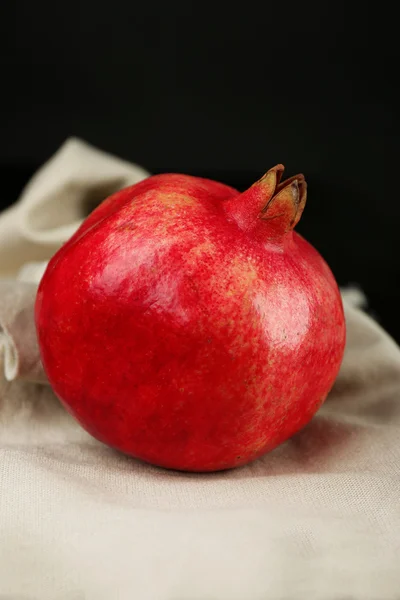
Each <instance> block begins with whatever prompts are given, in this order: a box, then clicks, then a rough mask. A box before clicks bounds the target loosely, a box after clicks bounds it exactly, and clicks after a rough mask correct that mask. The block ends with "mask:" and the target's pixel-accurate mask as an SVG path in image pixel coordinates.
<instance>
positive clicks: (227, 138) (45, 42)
mask: <svg viewBox="0 0 400 600" xmlns="http://www.w3.org/2000/svg"><path fill="white" fill-rule="evenodd" d="M320 4H323V6H318V5H315V6H311V5H310V4H307V5H305V4H304V3H297V4H296V5H293V6H290V5H289V4H288V3H285V4H283V3H281V4H280V5H279V6H278V5H277V4H274V5H269V4H268V3H266V4H265V3H264V4H262V5H258V6H257V7H255V6H253V5H252V4H251V3H245V4H242V5H241V6H239V8H238V12H237V13H235V12H234V10H235V9H234V8H233V4H232V3H230V4H229V5H226V8H225V10H222V9H220V11H218V10H217V8H218V5H217V4H216V3H215V6H214V7H213V9H212V10H211V9H210V8H208V9H207V8H206V7H205V5H201V6H200V5H199V6H200V8H201V10H199V8H198V7H197V9H196V6H190V5H188V4H187V3H182V5H181V6H179V5H177V4H175V5H171V4H170V3H161V2H159V3H148V4H147V5H146V7H145V6H144V5H143V6H142V5H140V4H137V3H133V2H131V3H129V2H127V1H122V0H114V1H113V2H105V1H103V0H97V1H96V0H86V1H85V2H82V3H80V2H77V1H76V0H70V1H69V2H68V3H55V2H53V1H50V0H42V1H41V2H32V1H31V0H29V1H28V0H25V1H19V2H18V1H15V2H13V3H11V2H10V3H8V2H6V1H5V2H4V3H2V5H1V9H0V10H1V11H2V15H1V22H2V24H3V32H2V36H1V42H0V43H1V46H2V53H1V60H2V63H3V64H2V80H3V91H2V93H1V99H0V108H1V110H0V132H1V137H0V169H1V178H2V181H3V193H2V197H1V201H2V203H3V206H5V205H7V204H9V203H11V202H12V201H14V200H15V199H16V197H17V195H18V193H19V191H20V189H21V187H22V186H23V185H24V183H25V182H26V180H27V179H28V178H29V176H30V175H31V174H32V173H33V171H34V170H35V169H36V168H37V167H38V166H39V165H40V164H41V163H42V162H43V161H44V160H46V159H47V158H48V157H49V156H50V155H51V154H52V153H53V152H54V151H55V150H56V149H57V148H58V147H59V145H60V144H61V143H62V142H63V141H64V140H65V138H66V137H68V136H70V135H77V136H80V137H83V138H84V139H86V140H87V141H89V142H91V143H92V144H95V145H97V146H99V147H101V148H103V149H105V150H107V151H110V152H113V153H116V154H118V155H120V156H122V157H124V158H127V159H131V160H134V161H136V162H138V163H140V164H142V165H143V166H145V167H146V168H148V169H150V170H151V171H154V172H159V171H169V170H174V171H182V172H187V173H194V174H200V175H205V176H209V177H213V178H219V179H221V180H223V181H226V182H227V183H230V184H231V185H235V186H237V187H239V188H244V187H245V186H246V185H248V184H250V183H251V182H252V180H253V179H254V178H257V177H259V176H260V175H261V174H262V173H263V172H264V171H265V170H267V169H268V168H269V167H270V166H272V165H273V164H275V163H277V162H283V163H284V164H285V165H286V167H287V174H288V175H290V174H293V173H294V172H296V171H302V172H304V173H305V175H306V177H307V179H308V182H309V200H308V206H307V209H306V212H305V213H304V216H303V219H302V222H301V224H300V226H299V230H300V232H301V233H303V234H304V235H305V236H306V237H308V239H309V240H310V241H311V242H312V243H313V244H314V245H315V246H316V247H317V248H318V249H319V250H320V251H321V252H322V253H323V255H324V256H325V258H326V259H327V260H328V262H329V263H330V265H331V267H332V269H333V271H334V272H335V275H336V277H337V279H338V281H339V283H340V284H342V285H343V284H346V283H352V282H357V283H358V284H359V285H360V286H361V287H362V288H363V289H364V290H365V292H366V293H367V295H368V297H369V300H370V305H371V307H372V310H373V311H374V312H375V313H376V315H377V317H378V318H379V319H380V320H381V321H382V323H383V325H384V326H385V327H387V328H388V329H389V330H390V331H391V332H392V334H394V335H395V336H397V337H398V338H399V339H400V322H399V320H398V316H397V312H398V306H399V301H400V286H399V279H400V278H399V275H400V266H399V243H398V234H397V223H398V221H399V218H400V207H399V203H400V200H399V198H398V192H397V189H396V188H397V185H396V183H395V182H396V175H397V168H396V167H397V165H396V163H395V158H397V156H396V154H397V153H398V151H397V142H398V123H397V102H396V100H397V99H396V100H395V92H394V82H395V81H396V76H395V74H396V72H397V71H398V66H397V65H398V51H397V42H396V39H397V35H395V32H391V21H392V20H394V16H393V15H392V16H391V15H390V14H388V12H387V10H386V9H385V7H384V5H383V4H380V5H379V6H377V5H374V7H373V8H371V9H367V8H366V6H365V5H363V6H362V10H361V7H360V9H359V7H357V6H355V5H354V4H352V5H350V3H347V4H343V5H341V4H340V3H338V2H327V3H320ZM260 7H261V8H260ZM260 10H261V12H260Z"/></svg>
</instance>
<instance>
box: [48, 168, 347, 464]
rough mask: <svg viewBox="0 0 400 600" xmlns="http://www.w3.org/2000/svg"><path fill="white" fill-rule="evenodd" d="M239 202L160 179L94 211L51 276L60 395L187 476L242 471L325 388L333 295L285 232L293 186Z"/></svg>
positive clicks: (330, 374) (51, 354) (82, 417)
mask: <svg viewBox="0 0 400 600" xmlns="http://www.w3.org/2000/svg"><path fill="white" fill-rule="evenodd" d="M282 173H283V166H282V165H278V166H276V167H274V168H273V169H271V170H270V171H268V172H267V173H266V175H264V176H263V177H262V178H261V179H260V180H259V181H257V182H256V183H255V184H254V185H253V186H252V187H250V188H249V189H248V190H247V191H245V192H244V193H239V192H237V191H236V190H234V189H232V188H230V187H228V186H226V185H223V184H221V183H217V182H215V181H210V180H206V179H201V178H197V177H191V176H187V175H177V174H166V175H156V176H154V177H150V178H148V179H146V180H145V181H142V182H140V183H138V184H136V185H134V186H132V187H130V188H127V189H124V190H122V191H120V192H118V193H116V194H114V195H113V196H111V197H110V198H108V199H107V200H105V201H104V202H103V203H102V204H101V205H100V206H99V207H98V208H97V209H96V210H95V211H94V212H93V213H92V214H91V215H90V216H89V217H88V218H87V219H86V221H85V222H84V223H83V225H82V226H81V227H80V229H79V230H78V231H77V233H76V234H75V235H74V236H73V237H72V238H71V239H70V241H69V242H67V243H66V244H65V245H64V246H63V247H62V248H61V249H60V250H59V252H58V253H57V254H56V255H55V256H54V257H53V259H52V260H51V261H50V264H49V266H48V268H47V270H46V272H45V275H44V277H43V279H42V282H41V284H40V287H39V291H38V295H37V302H36V325H37V331H38V338H39V344H40V350H41V356H42V360H43V365H44V368H45V370H46V373H47V375H48V378H49V380H50V383H51V384H52V386H53V388H54V390H55V392H56V394H57V395H58V397H59V398H60V400H61V401H62V402H63V403H64V405H65V406H66V408H67V409H68V410H69V411H70V412H71V413H72V415H73V416H74V417H75V418H76V419H77V420H78V421H79V423H81V425H82V426H83V427H84V428H85V429H86V430H87V431H88V432H89V433H91V434H92V435H93V436H94V437H96V438H98V439H99V440H101V441H103V442H105V443H106V444H108V445H110V446H112V447H114V448H117V449H119V450H121V451H123V452H125V453H128V454H130V455H133V456H135V457H138V458H140V459H142V460H145V461H148V462H150V463H153V464H156V465H160V466H164V467H168V468H174V469H179V470H187V471H215V470H220V469H226V468H230V467H236V466H238V465H244V464H245V463H248V462H249V461H251V460H253V459H255V458H257V457H259V456H261V455H262V454H264V453H265V452H267V451H269V450H271V449H272V448H274V447H276V446H277V445H278V444H280V443H281V442H283V441H284V440H286V439H287V438H289V437H290V436H291V435H293V434H294V433H295V432H296V431H298V430H299V429H300V428H301V427H303V426H304V425H305V424H306V423H307V422H308V421H309V420H310V419H311V417H312V416H313V414H314V413H315V412H316V410H317V409H318V407H319V406H320V405H321V403H322V402H323V401H324V399H325V398H326V396H327V394H328V392H329V390H330V389H331V387H332V385H333V383H334V380H335V378H336V375H337V373H338V370H339V366H340V363H341V360H342V355H343V350H344V343H345V324H344V317H343V309H342V303H341V298H340V295H339V291H338V287H337V284H336V282H335V280H334V277H333V275H332V273H331V271H330V270H329V268H328V266H327V265H326V263H325V262H324V260H323V259H322V258H321V256H320V255H319V254H318V252H317V251H316V250H315V249H314V248H313V247H312V246H311V245H310V244H309V243H308V242H306V241H305V240H304V239H303V238H302V237H301V236H300V235H298V234H296V233H294V231H293V228H294V227H295V225H296V223H297V222H298V220H299V219H300V216H301V213H302V211H303V208H304V205H305V202H306V183H305V181H304V177H303V176H302V175H296V176H295V177H291V178H290V179H288V180H286V181H284V182H283V183H281V182H280V179H281V175H282Z"/></svg>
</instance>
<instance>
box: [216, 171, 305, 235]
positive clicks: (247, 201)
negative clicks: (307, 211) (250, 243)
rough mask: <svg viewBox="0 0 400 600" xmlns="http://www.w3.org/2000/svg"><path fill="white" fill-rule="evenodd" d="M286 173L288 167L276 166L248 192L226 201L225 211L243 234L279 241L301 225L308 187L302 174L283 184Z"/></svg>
mask: <svg viewBox="0 0 400 600" xmlns="http://www.w3.org/2000/svg"><path fill="white" fill-rule="evenodd" d="M283 172H284V166H283V165H281V164H278V165H276V166H275V167H273V168H272V169H269V171H267V172H266V173H265V175H263V177H261V179H259V180H258V181H256V182H255V183H254V184H253V185H252V186H251V187H250V188H248V189H247V190H246V191H245V192H243V193H241V194H237V195H236V196H233V197H232V198H229V199H228V200H226V201H225V202H224V210H225V211H226V213H227V214H228V215H229V216H230V217H232V218H233V219H234V220H235V221H236V224H237V225H238V226H239V227H240V229H242V231H246V232H247V233H249V234H250V232H251V234H252V236H256V237H259V238H260V239H277V238H281V237H282V236H284V235H285V234H286V233H288V232H289V231H291V230H292V229H293V228H294V227H295V226H296V225H297V223H298V222H299V220H300V217H301V215H302V212H303V209H304V206H305V203H306V199H307V184H306V182H305V179H304V175H302V174H299V175H294V176H293V177H290V178H289V179H286V181H282V182H281V178H282V175H283ZM260 221H261V222H260Z"/></svg>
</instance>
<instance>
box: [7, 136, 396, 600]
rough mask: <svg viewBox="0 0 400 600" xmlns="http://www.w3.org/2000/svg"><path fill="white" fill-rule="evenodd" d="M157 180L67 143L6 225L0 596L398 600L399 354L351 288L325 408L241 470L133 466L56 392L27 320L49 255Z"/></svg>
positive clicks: (346, 296)
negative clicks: (128, 189) (117, 200)
mask: <svg viewBox="0 0 400 600" xmlns="http://www.w3.org/2000/svg"><path fill="white" fill-rule="evenodd" d="M277 158H279V157H277ZM146 175H147V173H146V172H145V171H144V170H143V169H141V168H140V167H138V166H136V165H131V164H128V163H126V162H123V161H120V160H119V159H117V158H115V157H111V156H109V155H107V154H104V153H102V152H99V151H98V150H96V149H94V148H91V147H90V146H88V145H87V144H84V143H83V142H81V141H79V140H76V139H71V140H68V141H67V142H66V144H65V145H64V146H63V147H62V148H61V149H60V150H59V152H58V153H57V154H56V155H55V156H54V157H53V158H52V159H51V160H50V161H49V162H48V163H47V164H46V165H45V166H44V167H43V168H42V170H41V171H40V172H39V173H38V174H37V175H36V176H35V177H34V178H33V180H32V181H31V182H30V184H29V185H28V187H27V188H26V190H25V191H24V193H23V194H22V197H21V198H20V200H19V202H18V203H17V204H16V205H14V206H13V208H11V209H9V210H8V211H6V212H4V213H3V214H2V215H1V216H0V275H1V276H2V281H1V282H0V323H1V328H0V356H1V359H0V362H1V363H2V365H0V598H4V599H6V598H7V599H9V598H13V599H15V600H16V599H23V598H25V599H26V600H28V599H33V598H34V599H40V600H47V599H49V600H50V599H51V600H56V599H71V600H78V599H90V600H91V599H93V600H111V599H113V600H114V599H116V600H117V599H118V600H132V599H135V600H136V599H137V600H211V599H215V600H264V599H267V598H271V599H274V600H278V599H285V600H286V599H289V600H291V599H293V600H299V599H302V598H304V599H307V600H312V599H314V598H315V599H324V600H325V599H332V600H333V599H334V600H339V599H344V598H356V599H360V600H368V599H376V600H386V599H393V600H398V599H399V598H400V504H399V503H400V477H399V476H400V349H399V348H398V346H397V345H396V344H395V343H394V342H393V340H392V339H391V338H390V337H389V336H388V335H387V334H386V333H385V332H384V331H383V330H382V329H381V328H380V327H379V326H378V325H377V324H376V323H375V322H374V321H373V320H371V319H370V318H369V317H368V316H367V315H366V314H364V313H363V312H362V310H360V309H359V308H357V304H358V298H359V294H358V293H357V292H349V291H347V292H343V296H344V301H345V310H346V319H347V327H348V342H347V347H346V354H345V358H344V362H343V366H342V369H341V372H340V375H339V378H338V380H337V383H336V385H335V387H334V389H333V391H332V393H331V394H330V396H329V398H328V400H327V401H326V403H325V405H324V406H323V408H322V409H321V410H320V411H319V413H318V414H317V416H316V417H315V418H314V419H313V420H312V422H311V423H310V424H309V425H308V426H307V427H306V428H305V429H304V430H303V431H302V432H300V433H299V434H297V435H296V436H295V437H294V438H293V439H291V440H290V441H288V442H287V443H286V444H284V445H282V446H281V447H279V448H278V449H276V450H275V451H274V452H272V453H270V454H269V455H267V456H265V457H264V458H262V459H261V460H258V461H256V462H254V463H252V464H250V465H248V466H247V467H244V468H241V469H237V470H232V471H229V472H225V473H217V474H209V475H194V474H181V473H175V472H168V471H164V470H162V469H158V468H153V467H150V466H148V465H145V464H143V463H141V462H139V461H135V460H133V459H130V458H128V457H125V456H122V455H120V454H118V453H116V452H114V451H113V450H110V449H108V448H107V447H105V446H103V445H101V444H100V443H98V442H96V441H95V440H93V439H92V438H90V437H89V435H88V434H86V433H85V432H84V431H83V430H82V429H81V428H80V427H79V426H78V425H77V424H76V423H75V422H74V421H73V420H72V419H71V418H70V417H69V415H67V413H66V412H65V411H64V410H63V409H62V408H61V406H60V404H59V403H58V401H57V400H56V398H55V397H54V395H53V393H52V391H51V389H50V387H49V386H48V385H47V384H46V379H45V376H44V374H43V371H42V368H41V364H40V359H39V355H38V352H37V345H36V338H35V332H34V327H33V318H32V317H33V313H32V307H33V300H34V296H35V291H36V285H37V282H38V281H39V280H40V277H41V274H42V273H43V269H44V266H45V261H46V260H48V258H49V257H50V256H51V255H52V254H53V253H54V252H55V251H56V250H57V248H58V247H59V246H60V245H61V244H62V243H63V242H64V241H65V240H66V239H68V237H69V236H70V235H71V233H72V232H73V231H74V230H75V229H76V227H77V226H78V224H79V223H80V222H81V220H82V218H84V216H85V214H87V213H88V212H89V211H90V209H91V208H92V207H93V206H94V205H95V204H96V203H97V202H98V201H100V199H101V198H102V197H103V196H106V195H108V194H109V193H110V192H111V191H113V190H114V189H118V188H120V187H123V186H125V185H128V184H130V183H134V182H135V181H138V180H140V179H142V178H143V177H145V176H146ZM312 201H313V194H312V189H311V190H310V199H309V202H312ZM315 201H317V200H315ZM304 218H307V216H306V215H305V217H304ZM355 275H356V274H355ZM3 373H4V375H3Z"/></svg>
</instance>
